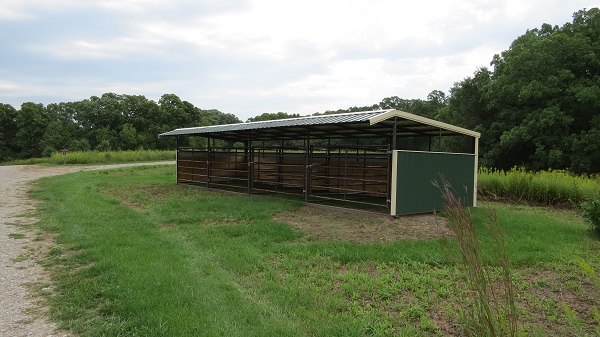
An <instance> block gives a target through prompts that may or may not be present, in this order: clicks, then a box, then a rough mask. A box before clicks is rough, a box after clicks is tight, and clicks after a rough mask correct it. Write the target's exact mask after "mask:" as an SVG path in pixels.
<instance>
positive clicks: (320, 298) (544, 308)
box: [32, 165, 600, 336]
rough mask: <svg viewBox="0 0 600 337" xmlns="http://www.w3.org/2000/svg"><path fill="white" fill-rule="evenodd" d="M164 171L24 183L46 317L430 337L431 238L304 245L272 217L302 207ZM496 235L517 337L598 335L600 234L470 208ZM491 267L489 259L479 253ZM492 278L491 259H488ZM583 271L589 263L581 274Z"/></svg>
mask: <svg viewBox="0 0 600 337" xmlns="http://www.w3.org/2000/svg"><path fill="white" fill-rule="evenodd" d="M174 174H175V169H174V167H173V166H170V165H169V166H161V167H138V168H123V169H116V170H110V171H91V172H81V173H76V174H69V175H64V176H59V177H53V178H48V179H43V180H41V181H39V182H38V183H37V184H36V185H35V187H34V189H33V190H32V195H33V196H34V197H35V198H37V199H40V200H42V201H43V202H42V203H40V204H39V206H38V207H39V212H38V213H39V214H38V216H39V217H40V219H41V221H40V222H39V223H37V224H36V225H33V226H36V227H35V228H36V230H37V234H36V235H38V239H39V240H41V238H42V237H45V236H47V233H56V234H57V236H56V237H55V241H56V244H55V245H53V246H52V248H51V249H50V251H49V252H48V256H47V258H45V259H44V261H43V264H44V266H45V267H46V268H47V269H48V270H49V271H50V272H51V274H52V280H53V282H54V283H55V286H54V288H53V291H52V292H50V293H49V294H47V298H48V300H49V303H50V305H51V316H52V318H53V319H55V320H57V321H58V322H59V324H60V327H61V328H64V329H70V330H72V331H74V332H76V333H78V334H80V335H81V336H444V335H456V334H460V333H462V330H461V320H462V319H463V318H461V310H460V309H459V308H460V305H462V304H464V297H465V296H464V294H461V293H460V290H458V288H457V287H456V284H458V283H459V282H461V276H460V274H459V273H458V271H457V269H456V267H455V266H454V265H453V264H452V263H451V262H449V260H448V258H447V257H446V254H445V252H444V249H443V248H442V247H441V244H440V242H439V241H436V240H429V241H427V240H413V241H395V242H382V243H363V244H361V243H351V242H339V241H329V242H327V241H319V240H315V239H314V238H311V237H308V236H307V235H306V234H305V233H302V232H301V231H300V230H298V229H296V228H294V227H291V226H290V225H288V224H286V223H283V222H278V221H275V220H273V218H274V217H276V216H277V215H278V214H280V213H281V212H287V211H293V210H294V209H296V208H298V207H300V206H301V205H302V204H301V203H300V202H297V201H293V200H289V199H281V198H278V197H277V196H255V195H238V194H225V193H217V192H211V191H207V190H203V189H194V188H188V187H185V186H181V185H176V184H175V176H174ZM483 206H484V207H483V208H477V209H473V210H472V212H473V215H474V217H475V219H476V226H477V231H478V233H479V235H480V238H481V240H482V242H483V247H484V259H485V258H486V256H491V255H493V254H492V253H493V252H492V251H491V248H490V244H489V242H490V240H491V238H490V233H489V232H488V231H487V229H486V228H485V226H483V223H484V221H485V218H486V217H485V211H486V210H485V209H486V208H487V209H493V210H495V211H496V212H497V214H498V222H499V224H500V225H501V227H502V228H503V229H504V231H505V233H506V237H507V246H508V250H509V255H510V259H511V262H512V264H513V269H514V275H513V278H514V283H515V285H516V290H517V299H516V302H517V306H518V313H519V332H520V334H521V335H523V336H546V335H565V336H566V335H577V336H585V335H589V336H594V335H596V334H598V333H600V314H599V313H598V308H599V307H600V296H599V292H600V288H598V287H599V286H600V285H597V284H595V283H594V282H593V277H592V276H589V275H592V274H590V273H589V272H588V273H587V275H588V276H586V274H584V272H583V271H582V268H581V267H580V266H579V265H578V264H577V261H579V259H584V260H585V261H587V263H588V264H589V265H590V268H592V269H595V270H599V269H598V268H599V267H600V254H599V253H600V243H599V242H598V241H597V240H594V239H593V238H592V237H591V236H590V235H589V233H588V232H587V228H588V226H587V225H586V224H585V223H584V221H583V220H582V219H581V217H580V216H579V215H578V213H576V212H575V211H569V210H553V209H550V208H535V207H528V206H515V205H512V206H511V205H504V204H498V203H484V205H483ZM490 261H491V260H490ZM490 269H491V270H492V274H493V273H494V270H495V267H494V266H491V267H490ZM588 269H589V268H588Z"/></svg>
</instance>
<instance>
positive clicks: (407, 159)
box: [392, 151, 475, 215]
mask: <svg viewBox="0 0 600 337" xmlns="http://www.w3.org/2000/svg"><path fill="white" fill-rule="evenodd" d="M394 158H395V161H396V162H395V163H394V164H395V165H393V167H395V168H396V171H395V172H393V173H392V174H395V175H396V180H395V191H394V190H393V191H392V193H394V192H395V198H394V197H392V203H393V204H395V206H396V209H395V214H394V209H393V208H392V215H403V214H416V213H427V212H432V211H434V210H436V211H440V210H442V208H443V205H444V201H443V199H442V197H441V191H440V189H439V188H438V187H436V186H434V185H433V182H434V181H437V182H438V183H439V184H440V185H441V182H442V179H444V180H446V181H447V182H448V183H450V186H452V189H453V190H454V193H455V194H456V195H457V196H458V197H459V198H460V199H461V200H462V201H463V204H464V205H465V206H473V189H474V180H475V177H474V175H475V155H471V154H454V153H435V152H433V153H432V152H409V151H395V155H394ZM393 182H394V180H392V183H393ZM392 207H393V206H392Z"/></svg>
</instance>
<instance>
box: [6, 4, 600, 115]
mask: <svg viewBox="0 0 600 337" xmlns="http://www.w3.org/2000/svg"><path fill="white" fill-rule="evenodd" d="M598 3H600V1H594V0H590V1H582V0H495V1H492V0H445V1H444V0H439V1H402V0H301V1H299V0H52V1H48V0H1V2H0V46H1V49H0V51H1V52H0V103H8V104H11V105H13V106H14V107H15V108H19V107H20V105H21V103H23V102H35V103H43V104H48V103H58V102H69V101H79V100H83V99H87V98H90V96H93V95H95V96H100V95H101V94H103V93H106V92H114V93H118V94H130V95H144V96H146V97H147V98H148V99H152V100H155V101H157V100H158V99H159V98H160V96H161V95H163V94H165V93H173V94H176V95H178V96H179V97H180V98H181V99H182V100H187V101H189V102H191V103H192V104H194V105H195V106H197V107H199V108H203V109H212V108H214V109H219V110H220V111H223V112H226V113H233V114H235V115H236V116H238V117H239V118H241V119H242V120H245V119H247V118H248V117H252V116H256V115H258V114H261V113H263V112H278V111H285V112H289V113H299V114H303V115H304V114H311V113H314V112H322V111H325V110H337V109H340V108H348V107H351V106H362V105H371V104H375V103H378V102H379V101H380V100H381V99H382V98H384V97H389V96H399V97H401V98H407V99H410V98H422V99H425V98H426V97H427V94H428V93H429V92H431V91H432V90H441V91H444V92H446V93H448V91H449V89H450V88H451V87H452V85H453V83H454V82H457V81H460V80H461V79H463V78H465V77H466V76H469V75H471V74H473V72H474V71H475V70H476V69H477V68H478V67H482V66H488V65H489V62H490V61H491V60H492V57H493V55H494V54H497V53H500V52H501V51H503V50H506V49H508V47H509V46H510V43H511V42H512V41H513V40H515V39H516V38H517V37H518V36H520V35H522V34H523V33H525V31H526V30H527V29H531V28H536V27H540V26H541V24H542V23H550V24H552V25H559V26H562V25H563V24H564V23H566V22H568V21H571V18H572V14H573V13H574V12H576V11H577V10H580V9H583V8H588V9H589V8H592V7H598Z"/></svg>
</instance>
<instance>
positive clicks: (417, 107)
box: [0, 8, 600, 173]
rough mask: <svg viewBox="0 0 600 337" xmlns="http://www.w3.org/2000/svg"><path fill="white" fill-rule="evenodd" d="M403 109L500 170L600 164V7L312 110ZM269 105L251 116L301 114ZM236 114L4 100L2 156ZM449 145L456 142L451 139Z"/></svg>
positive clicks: (161, 142)
mask: <svg viewBox="0 0 600 337" xmlns="http://www.w3.org/2000/svg"><path fill="white" fill-rule="evenodd" d="M391 108H393V109H399V110H403V111H407V112H410V113H414V114H418V115H421V116H424V117H428V118H433V119H437V120H441V121H444V122H447V123H450V124H454V125H458V126H461V127H465V128H468V129H471V130H475V131H478V132H480V133H481V134H482V137H481V141H480V154H481V156H480V161H481V164H482V165H485V166H488V167H495V168H500V169H509V168H511V167H513V166H522V167H525V168H527V169H531V170H540V169H548V168H553V169H570V170H571V171H574V172H577V173H592V172H595V173H598V172H600V10H599V9H598V8H592V9H590V10H586V9H583V10H580V11H578V12H576V13H574V14H573V20H572V21H571V22H568V23H565V24H564V25H563V26H561V27H559V26H552V25H549V24H543V25H542V26H541V27H540V28H535V29H531V30H528V31H527V32H526V33H525V34H523V35H522V36H519V37H518V38H517V39H516V40H515V41H513V43H512V44H511V45H510V47H509V48H508V49H507V50H506V51H504V52H502V53H501V54H499V55H494V56H493V58H492V60H491V62H490V67H482V68H478V69H476V71H475V72H474V73H473V75H472V76H468V77H466V78H464V79H462V80H461V81H458V82H456V83H455V84H454V85H453V87H452V88H450V91H449V94H445V93H444V92H442V91H439V90H434V91H432V92H431V93H429V95H428V96H427V99H425V100H422V99H404V98H400V97H398V96H392V97H387V98H384V99H383V100H381V101H380V102H379V103H375V104H373V105H370V106H362V107H350V108H347V109H340V110H335V111H325V112H322V113H316V114H331V113H343V112H355V111H367V110H377V109H391ZM298 116H299V115H298V114H289V113H285V112H278V113H265V114H262V115H259V116H256V117H252V118H249V119H248V121H261V120H268V119H279V118H291V117H298ZM236 122H241V121H240V120H239V119H238V118H237V117H236V116H234V115H232V114H227V113H223V112H220V111H218V110H203V109H200V108H197V107H195V106H194V105H193V104H191V103H189V102H187V101H182V100H181V99H179V97H177V96H176V95H174V94H165V95H163V96H162V97H161V98H160V99H159V100H158V102H154V101H152V100H148V99H146V98H145V97H144V96H137V95H118V94H114V93H106V94H104V95H102V96H101V97H96V96H92V97H91V98H90V99H86V100H83V101H79V102H69V103H58V104H49V105H47V106H45V107H44V106H43V105H41V104H35V103H31V102H29V103H24V104H23V105H21V108H20V109H19V110H16V109H14V108H13V107H12V106H10V105H8V104H0V161H7V160H11V159H20V158H29V157H37V156H45V155H49V154H51V153H52V152H53V151H56V150H60V149H61V148H64V147H66V148H68V149H69V150H133V149H139V148H145V149H171V148H173V147H174V144H173V140H172V139H170V137H166V138H158V137H157V135H158V134H159V133H162V132H165V131H169V130H172V129H175V128H179V127H190V126H203V125H214V124H227V123H236ZM449 142H450V144H448V145H449V146H452V144H451V142H452V141H451V140H450V141H449Z"/></svg>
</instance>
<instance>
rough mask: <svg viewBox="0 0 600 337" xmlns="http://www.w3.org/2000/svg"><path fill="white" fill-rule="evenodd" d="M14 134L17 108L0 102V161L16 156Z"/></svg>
mask: <svg viewBox="0 0 600 337" xmlns="http://www.w3.org/2000/svg"><path fill="white" fill-rule="evenodd" d="M16 134H17V110H16V109H15V108H14V107H13V106H12V105H9V104H1V103H0V162H1V161H9V160H12V159H15V158H16V157H17V156H18V153H19V148H18V147H17V144H16Z"/></svg>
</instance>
